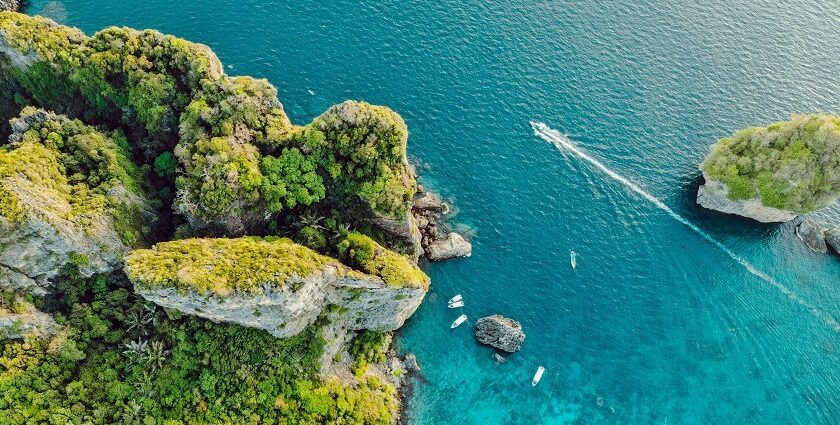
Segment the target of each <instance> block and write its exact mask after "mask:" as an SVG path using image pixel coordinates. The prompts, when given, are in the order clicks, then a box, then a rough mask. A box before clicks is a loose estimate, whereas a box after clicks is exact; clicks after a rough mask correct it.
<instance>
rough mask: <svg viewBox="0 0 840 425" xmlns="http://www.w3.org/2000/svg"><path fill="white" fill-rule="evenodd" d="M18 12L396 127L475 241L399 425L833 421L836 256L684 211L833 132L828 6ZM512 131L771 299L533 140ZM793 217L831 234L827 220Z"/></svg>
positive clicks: (838, 413)
mask: <svg viewBox="0 0 840 425" xmlns="http://www.w3.org/2000/svg"><path fill="white" fill-rule="evenodd" d="M30 3H31V5H30V7H29V10H28V11H29V12H30V13H38V12H39V11H42V10H45V13H46V14H49V15H52V16H54V17H55V18H56V19H59V20H60V21H62V22H64V23H67V24H70V25H74V26H78V27H80V28H82V29H83V30H84V31H86V32H88V33H91V32H93V31H95V30H97V29H100V28H102V27H105V26H108V25H126V26H132V27H138V28H157V29H160V30H162V31H164V32H167V33H172V34H176V35H178V36H182V37H185V38H188V39H191V40H194V41H198V42H202V43H204V44H207V45H209V46H211V47H212V48H213V50H215V51H216V52H217V54H218V55H219V57H220V58H221V59H222V61H223V62H224V63H225V64H227V65H228V69H227V72H228V73H229V74H244V75H254V76H259V77H265V78H268V79H269V80H270V81H271V82H272V83H273V84H275V85H276V86H277V87H278V90H279V94H280V99H281V101H282V102H283V103H284V105H285V107H286V110H287V112H288V113H289V115H290V116H291V118H292V120H293V121H295V122H297V123H304V122H308V121H309V120H310V119H311V118H312V117H314V116H316V115H318V114H319V113H320V112H322V111H323V110H324V109H326V108H327V107H328V106H329V105H331V104H333V103H337V102H339V101H342V100H344V99H347V98H354V99H363V100H367V101H369V102H373V103H378V104H385V105H388V106H391V107H392V108H394V109H395V110H397V111H398V112H399V113H401V114H402V115H403V116H404V117H405V119H406V121H407V122H408V125H409V128H410V131H411V138H410V147H409V151H410V154H411V156H412V157H413V158H415V159H416V161H418V162H419V163H420V167H419V168H420V172H421V174H422V180H423V181H424V183H425V184H426V185H427V186H429V187H431V188H433V189H434V190H436V191H439V192H441V193H442V194H443V195H444V196H445V197H446V198H447V199H449V200H450V201H452V202H453V203H454V205H455V206H456V210H457V214H456V215H455V217H454V218H453V221H454V223H455V224H456V225H458V226H460V227H462V228H463V229H464V230H466V231H468V232H469V233H470V234H472V235H473V243H474V255H473V257H472V258H470V259H467V260H462V261H454V262H448V263H444V264H437V265H433V266H432V267H431V268H430V269H429V274H430V275H431V276H432V279H433V284H432V292H430V294H429V296H428V299H427V302H426V303H425V304H424V305H423V306H422V307H421V308H420V310H419V311H418V313H417V314H416V315H415V316H414V317H413V318H412V319H411V321H410V323H409V324H408V325H407V327H406V328H405V330H404V332H402V335H401V338H400V339H399V346H400V348H401V350H403V351H412V352H415V353H417V355H418V357H419V360H420V363H421V366H422V367H423V369H424V375H425V381H424V382H418V384H417V386H416V388H415V394H414V396H413V398H412V399H411V400H410V403H409V411H408V418H409V423H411V424H424V425H427V424H441V425H446V424H458V425H465V424H481V425H492V424H539V423H546V424H571V423H576V424H600V423H607V424H653V423H656V424H665V423H667V424H734V423H750V424H837V423H840V336H838V335H840V333H838V331H837V330H836V329H834V328H832V327H831V326H830V325H829V324H827V323H826V320H825V319H826V318H828V319H829V321H830V320H840V290H838V285H840V259H838V258H836V257H833V256H831V255H820V254H814V253H811V252H810V251H807V249H806V248H805V247H804V245H803V244H802V243H801V242H799V241H798V240H797V239H796V238H795V237H794V236H793V232H792V227H791V226H790V225H758V224H756V223H753V222H750V221H747V220H739V219H733V218H728V217H722V216H719V215H715V214H710V213H707V212H704V211H701V210H698V208H697V207H696V206H695V205H694V195H695V191H696V188H697V185H698V184H699V183H698V181H697V179H698V177H699V172H698V171H697V164H698V163H699V162H700V161H701V159H702V158H703V156H704V155H705V153H706V151H707V146H708V145H709V144H710V143H712V142H713V141H714V140H716V139H717V138H720V137H722V136H725V135H728V134H729V133H731V132H732V131H734V130H736V129H739V128H742V127H745V126H749V125H756V124H762V123H767V122H769V121H773V120H780V119H785V118H787V117H789V116H790V115H791V114H793V113H811V112H831V113H840V77H838V70H840V18H838V16H840V3H838V2H837V1H834V0H831V1H817V0H782V1H779V0H752V1H748V2H739V1H711V0H696V1H693V2H682V1H678V0H647V1H646V0H625V1H623V2H621V3H622V4H618V3H619V2H607V1H595V0H580V1H533V0H531V1H527V0H507V1H487V0H462V1H453V0H434V1H426V0H422V1H421V0H417V1H396V0H380V1H376V2H358V1H335V0H321V1H297V2H277V1H265V0H263V1H255V0H238V1H233V0H206V1H200V2H169V1H164V0H146V1H143V2H135V1H129V0H110V1H102V0H68V1H64V2H63V3H51V4H50V5H47V3H48V2H45V1H42V0H35V1H32V2H30ZM689 3H690V4H689ZM742 3H744V4H742ZM45 6H47V7H46V9H44V7H45ZM307 90H313V91H314V92H315V95H310V94H309V93H308V92H307ZM532 119H534V120H539V121H543V122H545V123H546V124H548V125H549V126H551V127H552V128H555V129H557V130H559V131H562V132H565V133H568V134H569V135H570V137H571V138H572V139H573V140H575V141H576V142H577V143H578V145H579V146H580V147H582V148H583V149H585V150H586V151H587V152H589V153H590V154H591V155H592V156H593V157H595V158H597V159H598V160H600V161H601V162H603V163H604V164H605V165H606V166H608V167H610V168H612V169H614V170H615V171H616V172H617V173H619V174H621V175H622V176H624V177H626V178H627V179H630V180H631V181H634V182H636V183H637V184H639V185H640V186H641V187H643V188H644V189H645V190H647V191H648V192H650V193H651V194H652V195H654V196H656V197H657V198H658V199H661V200H662V201H663V202H664V203H665V204H666V205H668V206H669V207H670V208H672V209H673V210H674V211H675V212H676V213H677V214H680V215H681V216H683V217H685V218H687V219H688V220H690V221H691V222H692V223H694V224H696V225H697V226H699V227H700V228H701V229H702V230H703V231H704V232H708V234H709V235H711V236H712V237H713V238H715V239H716V240H718V241H720V242H721V243H723V244H724V245H725V246H726V247H727V248H728V249H730V250H731V251H732V252H733V253H735V254H736V255H738V256H740V257H743V258H744V259H745V260H746V261H749V262H750V263H752V264H754V265H755V267H757V268H758V269H760V270H762V271H764V272H766V273H767V274H768V275H770V276H772V278H773V279H775V280H776V281H778V283H779V285H782V286H783V287H784V288H786V289H787V290H789V291H790V292H791V293H792V294H793V297H794V298H795V299H792V298H791V297H788V296H786V295H784V294H783V293H782V291H781V290H780V288H779V287H777V286H774V285H771V284H769V283H768V282H766V281H764V280H762V279H760V278H758V277H756V276H755V275H753V274H751V273H749V272H748V271H747V270H746V269H745V268H744V267H743V266H742V265H740V264H739V263H737V262H735V261H734V260H733V259H732V258H730V257H729V256H728V255H727V254H726V253H724V252H723V251H722V250H720V249H719V248H718V247H716V246H715V245H714V244H711V243H709V242H708V241H706V240H704V239H703V238H701V237H700V236H699V235H698V234H696V233H695V232H693V231H692V230H690V229H689V228H688V227H686V226H685V225H683V224H681V223H679V222H678V221H676V220H674V219H673V218H672V217H671V216H669V215H668V214H667V213H666V212H664V211H662V210H661V209H659V208H657V207H656V206H655V205H654V204H653V203H651V202H650V201H649V200H647V199H645V198H643V197H641V196H639V195H638V194H636V193H634V192H631V191H629V190H628V189H627V188H625V187H624V186H622V185H621V184H620V183H618V182H616V181H615V180H612V179H610V178H609V177H608V176H606V175H605V174H604V173H603V172H601V171H600V170H598V169H597V168H595V167H593V166H592V165H591V164H589V163H586V162H582V161H581V160H580V159H579V158H578V157H576V156H574V155H569V154H568V153H566V154H564V153H563V152H561V151H559V150H557V149H556V148H555V147H554V146H552V145H550V144H548V143H546V142H544V141H542V140H541V139H539V138H537V137H534V135H533V133H532V131H531V129H530V127H529V126H528V121H529V120H532ZM818 218H819V219H820V220H822V221H824V222H825V223H827V224H835V225H838V224H840V209H834V210H831V211H827V212H824V213H821V214H819V215H818ZM570 249H574V250H575V251H577V253H578V254H579V257H578V268H577V270H576V271H572V270H571V269H570V267H569V254H568V251H569V250H570ZM455 292H460V293H463V294H464V297H465V299H466V303H467V306H466V308H465V309H464V311H465V312H466V313H467V314H468V315H469V316H470V318H471V319H472V320H473V321H474V319H475V318H477V317H480V316H482V315H487V314H492V313H502V314H505V315H509V316H511V317H513V318H515V319H518V320H520V321H521V322H522V323H523V326H524V328H525V330H526V333H527V335H528V336H527V339H526V341H525V344H524V346H523V349H522V351H521V352H519V353H516V354H514V355H512V356H511V357H510V359H509V361H508V362H507V363H506V364H502V365H497V364H495V362H494V361H493V359H492V358H491V351H490V350H488V349H486V348H485V347H481V346H478V345H477V344H476V343H475V342H474V340H473V338H472V336H471V331H470V329H469V327H468V326H463V327H461V328H458V329H456V330H455V331H450V330H449V323H450V322H451V321H452V320H453V319H454V317H455V316H456V315H457V312H454V311H451V310H448V309H446V308H445V305H446V299H448V298H449V297H450V296H451V295H452V294H454V293H455ZM797 300H798V301H797ZM803 304H804V305H807V306H809V307H805V306H803ZM540 364H541V365H544V366H545V367H546V368H547V372H546V375H545V377H544V378H543V381H542V383H541V384H540V385H539V386H537V387H536V388H532V387H531V386H530V378H531V375H532V374H533V372H534V370H535V369H536V367H537V365H540Z"/></svg>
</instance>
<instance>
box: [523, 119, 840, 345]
mask: <svg viewBox="0 0 840 425" xmlns="http://www.w3.org/2000/svg"><path fill="white" fill-rule="evenodd" d="M531 127H532V128H533V129H534V135H535V136H537V137H539V138H541V139H543V140H545V141H546V142H548V143H551V144H553V145H554V146H555V147H556V148H557V149H559V150H561V151H563V152H570V153H572V154H574V155H575V156H577V157H578V158H580V159H582V160H584V161H586V162H588V163H590V164H592V165H594V166H595V168H597V169H599V170H601V171H603V172H604V174H606V175H607V176H609V177H611V178H612V179H613V180H615V181H617V182H619V183H621V184H623V185H624V186H626V187H627V188H628V189H630V190H632V191H633V192H636V193H637V194H639V195H641V196H642V197H643V198H645V199H647V200H648V201H650V202H651V203H653V204H654V205H656V206H657V207H658V208H659V209H661V210H662V211H665V212H666V213H668V215H670V216H671V217H672V218H673V219H674V220H677V221H679V222H680V223H682V224H684V225H685V226H686V227H688V228H689V229H691V230H693V231H694V233H697V234H698V235H700V237H702V238H703V239H705V240H706V241H708V242H709V243H711V244H712V245H714V246H715V247H717V248H718V249H720V250H721V251H723V252H724V253H725V254H726V255H728V256H729V257H731V258H732V259H733V260H735V261H736V262H738V264H740V265H741V266H743V267H744V268H745V269H747V271H749V272H750V273H752V274H754V275H755V276H757V277H759V278H760V279H761V280H763V281H765V282H767V283H769V284H770V285H772V286H773V287H775V288H776V289H778V290H779V291H780V292H781V293H782V294H783V295H785V296H787V297H788V298H789V299H791V300H793V301H795V302H796V303H798V304H799V305H801V306H802V307H804V308H806V309H807V310H808V311H810V312H811V314H813V315H814V317H816V318H818V319H820V320H822V321H823V322H825V324H827V325H828V326H830V327H831V328H832V329H834V331H835V332H840V323H838V322H837V320H836V319H834V317H832V316H831V315H829V314H827V313H825V312H824V311H822V310H820V309H818V308H817V307H814V306H812V305H811V304H809V303H808V302H807V301H805V300H803V299H802V298H800V297H799V296H798V295H796V293H794V292H793V291H791V290H790V289H788V288H787V287H786V286H785V285H783V284H781V283H780V282H779V281H777V280H776V279H774V278H773V277H772V276H770V275H768V274H767V273H765V272H763V271H761V270H759V269H757V268H756V267H755V266H753V265H752V263H750V262H749V261H747V260H746V259H744V258H741V257H740V256H739V255H738V254H735V253H734V252H733V251H732V250H731V249H729V248H728V247H727V246H726V245H724V244H723V243H721V242H720V241H718V240H717V239H715V238H713V237H712V236H711V235H709V234H708V233H706V232H704V231H703V230H702V229H700V228H699V227H697V226H696V225H695V224H694V223H692V222H690V221H688V219H687V218H685V217H683V216H681V215H679V214H677V213H676V212H675V211H674V210H672V209H671V208H670V207H669V206H668V205H665V203H664V202H662V201H661V200H659V198H657V197H655V196H653V195H651V194H650V193H648V192H647V191H646V190H644V189H642V188H641V187H640V186H639V185H637V184H636V183H633V182H632V181H630V180H628V179H627V178H625V177H624V176H622V175H621V174H618V173H617V172H616V171H614V170H612V169H611V168H609V167H607V166H606V165H604V164H603V163H601V161H598V160H597V159H595V158H593V157H592V156H590V155H589V154H588V153H586V152H585V151H583V150H582V149H581V148H579V147H578V146H577V145H576V144H575V142H573V141H572V140H571V139H569V137H568V136H566V135H565V134H563V133H560V132H559V131H557V130H554V129H552V128H550V127H549V126H547V125H545V124H543V123H541V122H538V121H531Z"/></svg>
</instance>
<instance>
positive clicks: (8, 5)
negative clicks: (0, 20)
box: [0, 0, 20, 12]
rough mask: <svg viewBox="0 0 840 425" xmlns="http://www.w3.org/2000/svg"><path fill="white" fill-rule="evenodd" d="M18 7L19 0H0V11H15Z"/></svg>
mask: <svg viewBox="0 0 840 425" xmlns="http://www.w3.org/2000/svg"><path fill="white" fill-rule="evenodd" d="M18 9H20V0H0V12H3V11H10V12H17V11H18Z"/></svg>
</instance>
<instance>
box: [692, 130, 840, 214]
mask: <svg viewBox="0 0 840 425" xmlns="http://www.w3.org/2000/svg"><path fill="white" fill-rule="evenodd" d="M838 149H840V118H838V117H836V116H833V115H796V116H794V117H792V118H791V120H790V121H785V122H777V123H773V124H771V125H769V126H767V127H752V128H748V129H745V130H741V131H738V132H736V133H735V134H733V135H732V136H730V137H724V138H722V139H720V140H719V141H718V142H717V143H715V144H714V145H712V147H711V151H710V152H709V154H708V156H706V158H705V159H704V160H703V163H702V164H700V169H701V170H702V171H703V178H704V179H705V184H704V185H703V186H701V187H700V190H699V191H698V193H697V202H698V203H699V204H700V205H702V206H704V207H706V208H709V209H713V210H717V211H721V212H725V213H729V214H737V215H741V216H744V217H749V218H752V219H755V220H758V221H761V222H765V223H771V222H784V221H790V220H792V219H793V218H794V217H796V216H797V215H802V214H806V213H809V212H812V211H815V210H818V209H820V208H825V207H827V206H829V205H831V204H833V203H834V202H836V201H837V198H838V196H840V159H838V156H837V155H836V152H837V151H838Z"/></svg>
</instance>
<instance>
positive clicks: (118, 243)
mask: <svg viewBox="0 0 840 425" xmlns="http://www.w3.org/2000/svg"><path fill="white" fill-rule="evenodd" d="M45 123H48V124H49V125H51V126H52V127H49V128H52V129H53V130H55V129H57V128H58V129H60V128H62V127H61V126H62V125H71V126H72V125H75V124H72V123H71V122H70V120H68V119H67V118H65V117H63V116H59V115H55V114H52V113H48V112H45V111H41V110H34V109H28V110H25V111H24V113H23V115H21V117H20V118H18V119H15V120H12V129H13V131H14V132H13V134H12V135H11V136H10V137H9V140H10V142H11V146H12V149H10V150H8V151H7V152H0V159H2V161H0V162H2V163H3V164H6V165H5V167H0V168H2V170H0V194H2V195H3V196H0V198H2V206H3V207H2V208H1V210H2V211H0V212H2V213H0V288H7V289H13V290H18V289H23V290H25V291H28V292H30V293H34V294H43V293H45V292H46V291H47V290H48V289H49V280H50V279H52V278H54V277H56V276H57V275H58V273H59V271H60V269H61V268H62V266H64V265H66V264H68V263H71V262H72V263H74V264H76V265H77V266H78V267H79V271H80V272H81V273H82V275H85V276H90V275H92V274H94V273H104V272H108V271H111V270H113V269H115V268H118V267H119V266H120V263H121V261H122V256H123V255H124V254H125V253H127V252H128V251H129V250H130V246H129V245H130V242H129V239H130V238H128V237H127V235H128V234H129V233H131V235H134V236H136V235H141V234H143V233H144V230H141V229H139V228H134V225H137V226H138V227H139V226H140V224H139V223H134V224H132V223H130V222H129V221H126V220H118V219H117V218H115V216H114V215H112V213H113V209H112V206H114V205H121V206H122V207H124V208H125V209H126V210H131V211H134V212H137V213H138V214H140V215H143V214H146V215H148V217H147V219H148V221H147V222H152V221H154V213H153V212H151V209H150V208H149V207H148V206H147V205H146V201H145V199H143V198H142V197H140V196H139V195H136V194H134V193H133V192H132V191H130V190H128V189H126V187H125V186H123V182H121V181H117V180H114V182H112V183H111V186H110V188H109V189H107V190H106V189H103V188H100V189H102V191H103V192H102V193H93V192H94V190H95V188H89V189H90V193H84V194H79V193H78V192H76V189H71V185H70V183H69V181H68V177H67V176H65V175H64V173H65V172H67V171H65V167H63V166H62V159H61V155H62V154H61V153H59V152H57V151H54V150H52V149H50V148H47V147H46V146H45V145H43V144H41V143H40V142H39V141H37V140H33V138H32V134H31V133H32V132H30V129H33V130H34V131H35V132H36V133H37V132H40V130H39V129H43V128H48V127H47V126H46V125H45ZM80 128H83V129H84V128H85V127H83V126H82V127H80ZM59 131H60V130H59ZM27 133H29V137H28V138H24V134H27ZM41 133H43V132H41ZM81 136H82V137H85V140H86V141H88V142H89V141H90V140H92V139H91V138H93V137H98V136H99V135H98V133H95V132H93V133H85V134H82V135H81ZM65 137H68V139H67V140H68V144H70V143H72V142H70V141H69V140H70V137H72V136H67V135H65ZM97 140H100V141H101V143H102V145H101V148H102V149H107V148H108V146H112V145H110V144H109V143H113V142H112V141H110V140H109V139H107V138H104V137H103V138H101V139H97ZM99 203H104V205H103V206H100V207H97V206H96V205H98V204H99ZM92 205H93V206H92ZM139 221H143V220H139Z"/></svg>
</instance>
